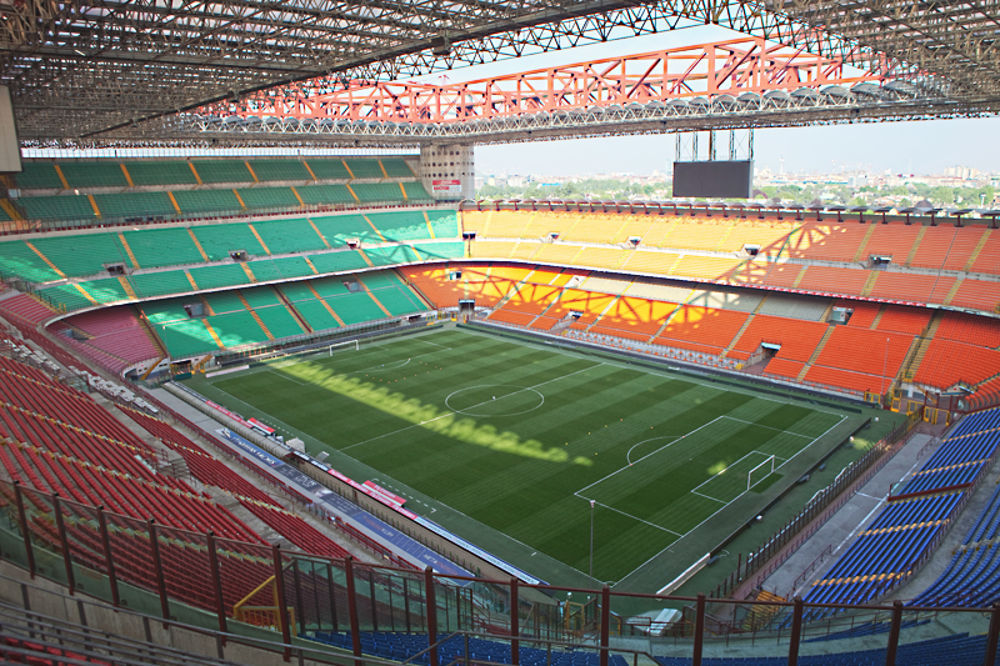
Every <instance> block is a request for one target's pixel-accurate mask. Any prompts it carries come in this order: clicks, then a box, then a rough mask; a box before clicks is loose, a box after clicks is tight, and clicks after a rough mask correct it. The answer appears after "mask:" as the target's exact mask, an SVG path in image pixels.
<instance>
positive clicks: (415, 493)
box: [193, 328, 865, 591]
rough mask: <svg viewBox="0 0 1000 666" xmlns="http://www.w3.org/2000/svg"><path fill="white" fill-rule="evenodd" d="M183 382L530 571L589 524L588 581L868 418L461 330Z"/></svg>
mask: <svg viewBox="0 0 1000 666" xmlns="http://www.w3.org/2000/svg"><path fill="white" fill-rule="evenodd" d="M193 388H195V389H196V390H199V391H201V392H202V393H204V394H205V395H207V396H208V397H211V398H213V399H215V400H217V401H218V402H221V403H223V404H226V405H228V406H230V407H232V408H233V409H235V410H236V411H238V412H241V413H242V414H243V415H244V416H258V417H259V418H262V419H263V420H265V421H266V422H268V423H269V424H271V425H272V426H276V427H277V428H278V429H279V431H282V432H284V434H285V435H286V437H287V436H292V435H297V436H300V437H302V438H303V439H304V440H305V441H306V445H307V450H308V451H309V452H310V453H312V454H313V455H317V454H318V453H320V452H321V451H323V450H326V451H328V452H329V456H330V457H329V459H328V460H327V462H328V463H329V464H331V465H332V466H333V467H335V468H337V469H340V470H341V471H343V472H344V473H346V474H348V475H349V476H352V477H353V478H355V479H357V480H358V481H364V480H365V479H371V480H373V481H375V482H377V483H379V484H380V485H382V486H384V487H386V488H387V489H389V490H391V491H393V492H394V493H396V494H398V495H401V496H403V497H406V498H407V500H408V501H407V508H409V509H411V510H413V511H415V512H416V513H419V514H422V515H426V516H428V517H429V518H431V519H432V520H434V521H436V522H438V523H440V524H441V525H444V526H445V527H447V528H448V529H451V530H452V531H454V532H456V533H458V534H460V535H462V536H463V537H465V538H467V539H469V540H471V541H473V542H475V543H477V544H479V545H480V546H482V547H484V548H486V549H487V550H489V551H491V552H493V553H494V554H495V555H497V556H498V557H501V558H503V559H506V560H508V561H509V562H511V563H512V564H515V565H516V566H518V567H521V568H523V569H525V570H526V571H529V572H531V573H533V574H534V575H536V576H538V577H539V578H542V579H545V580H548V581H549V582H552V583H564V584H570V583H578V582H581V580H584V578H583V576H584V575H588V574H589V572H590V569H591V534H592V533H593V551H592V553H593V555H592V558H593V565H592V566H593V572H592V578H593V579H596V580H598V581H608V582H618V583H621V582H623V581H626V580H628V581H630V582H633V583H641V585H639V587H642V588H646V589H647V590H648V589H649V588H650V587H652V591H655V590H656V589H658V588H659V587H660V586H662V585H663V584H665V583H666V582H668V581H669V580H671V579H672V578H673V577H674V576H675V575H676V573H677V572H679V571H683V570H684V569H685V568H686V567H687V566H688V565H689V564H690V563H691V562H692V561H694V560H695V559H697V557H698V556H700V555H703V554H704V553H705V552H707V551H708V550H709V549H711V548H712V547H714V546H715V545H716V544H718V543H719V542H720V540H721V539H722V538H723V537H724V536H725V535H728V534H729V533H730V532H732V531H733V530H734V529H735V528H736V527H737V526H738V525H739V524H742V522H745V521H746V520H748V519H749V518H752V517H753V516H754V515H755V512H756V511H758V510H760V508H761V507H762V506H764V505H765V504H766V501H765V500H766V499H767V495H768V493H771V495H772V496H773V495H774V494H775V492H776V489H779V488H780V487H786V486H788V485H789V484H791V483H794V481H795V480H796V479H797V478H798V477H799V476H801V474H802V473H803V471H804V470H806V469H808V468H809V466H811V465H812V464H814V463H815V462H816V461H818V460H820V459H821V458H822V457H823V456H824V455H825V454H826V453H827V452H828V451H829V450H831V449H832V448H834V447H836V446H837V445H838V444H840V443H841V442H843V441H844V440H845V439H846V438H847V437H848V436H849V435H850V434H852V433H854V432H855V431H856V430H857V429H858V428H859V427H861V425H862V424H863V423H864V421H865V415H864V414H863V413H861V411H859V410H858V409H856V408H853V407H850V406H848V405H843V406H838V405H837V404H835V403H824V404H814V403H808V402H805V401H799V400H796V399H794V398H792V397H789V396H787V395H780V394H772V393H764V392H761V391H759V390H756V389H754V388H753V387H751V386H747V387H743V386H740V385H735V384H732V383H727V384H723V383H717V382H714V381H711V380H709V379H701V378H698V377H695V376H688V375H683V374H679V373H671V372H668V371H667V370H666V369H663V370H660V369H653V368H649V367H645V366H637V365H630V364H628V363H627V362H625V361H624V360H621V361H619V360H615V359H614V358H612V357H610V356H605V355H588V354H587V353H585V352H583V351H580V352H576V351H568V350H564V349H560V348H556V347H550V346H546V345H544V344H536V343H531V342H527V341H521V340H518V339H511V338H507V337H501V336H497V335H492V334H488V333H483V332H480V331H477V330H469V329H465V328H448V329H444V330H438V331H435V332H429V333H425V334H420V335H410V336H405V337H397V338H390V339H383V340H380V341H374V342H366V341H362V342H361V345H360V349H355V348H354V347H353V345H347V346H340V347H337V348H335V349H334V352H333V353H332V354H330V353H329V352H327V351H325V350H324V351H323V352H322V353H317V354H313V355H311V356H307V357H294V358H289V359H285V360H281V361H276V362H272V363H268V364H265V365H259V366H255V367H253V368H251V369H249V370H246V371H243V372H239V373H235V374H229V375H223V376H218V377H216V378H214V379H208V380H197V381H195V382H194V386H193ZM592 525H593V532H592V531H591V526H592ZM681 546H683V547H681ZM567 572H572V575H561V574H565V573H567ZM628 587H636V586H635V585H630V586H628Z"/></svg>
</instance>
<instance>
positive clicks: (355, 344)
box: [327, 338, 361, 356]
mask: <svg viewBox="0 0 1000 666" xmlns="http://www.w3.org/2000/svg"><path fill="white" fill-rule="evenodd" d="M360 349H361V341H360V340H358V339H357V338H355V339H354V340H341V341H340V342H334V343H333V344H332V345H330V346H329V347H328V348H327V351H328V352H329V355H330V356H333V355H334V353H335V352H338V351H359V350H360Z"/></svg>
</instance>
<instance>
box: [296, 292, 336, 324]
mask: <svg viewBox="0 0 1000 666" xmlns="http://www.w3.org/2000/svg"><path fill="white" fill-rule="evenodd" d="M294 305H295V310H296V311H297V312H298V313H299V314H300V315H301V316H302V318H303V319H305V320H306V322H307V323H308V324H309V325H310V326H311V327H312V329H313V330H314V331H325V330H328V329H331V328H339V327H340V324H338V323H337V320H336V319H334V318H333V315H331V314H330V311H329V310H327V309H326V306H325V305H323V304H322V303H320V302H319V301H318V300H316V299H315V298H313V300H311V301H310V300H302V301H296V302H295V303H294Z"/></svg>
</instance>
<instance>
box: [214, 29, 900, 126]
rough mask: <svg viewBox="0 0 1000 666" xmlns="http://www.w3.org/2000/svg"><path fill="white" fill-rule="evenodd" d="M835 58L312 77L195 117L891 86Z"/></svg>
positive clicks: (371, 117)
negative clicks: (427, 76) (464, 75)
mask: <svg viewBox="0 0 1000 666" xmlns="http://www.w3.org/2000/svg"><path fill="white" fill-rule="evenodd" d="M880 70H881V71H871V70H869V71H867V72H860V71H857V70H853V69H852V68H851V67H850V66H848V65H845V64H844V60H843V59H842V58H831V57H826V56H819V55H814V54H811V53H808V52H805V51H803V50H802V49H798V48H794V47H789V46H784V45H780V44H773V43H769V42H767V41H766V40H764V39H762V38H757V37H742V38H738V39H732V40H728V41H722V42H713V43H708V44H698V45H694V46H683V47H678V48H673V49H666V50H662V51H654V52H651V53H642V54H638V55H628V56H621V57H616V58H605V59H603V60H594V61H590V62H580V63H574V64H570V65H561V66H557V67H550V68H546V69H536V70H532V71H527V72H519V73H516V74H507V75H504V76H496V77H492V78H484V79H477V80H474V81H466V82H461V83H448V82H446V81H442V82H438V83H435V82H426V81H425V82H420V81H413V80H411V81H405V82H390V83H384V82H377V83H370V82H367V81H359V80H352V81H349V82H347V83H346V84H345V83H344V82H337V81H335V80H331V79H313V80H311V81H306V82H303V83H301V84H294V85H291V86H286V87H284V88H282V89H278V90H276V89H270V90H266V91H261V92H258V93H256V94H254V95H252V96H250V97H249V98H247V99H245V100H243V101H242V102H240V103H239V104H229V105H226V104H216V105H213V106H211V107H207V108H203V109H202V112H203V113H209V114H219V115H229V116H233V115H236V116H241V117H271V118H297V119H307V118H308V119H331V120H334V119H341V120H350V121H365V120H367V121H380V122H402V123H449V122H464V121H472V120H488V119H494V118H502V117H510V116H519V115H522V114H531V113H556V112H560V111H577V110H582V109H586V108H593V107H608V106H612V105H623V106H624V105H626V104H630V103H639V104H645V103H649V102H654V101H659V102H669V101H670V100H672V99H679V98H695V97H716V96H720V95H731V96H733V97H736V96H738V95H740V94H743V93H747V92H751V93H758V94H763V93H766V92H768V91H772V90H784V91H789V92H791V91H794V90H797V89H801V88H811V89H818V88H822V87H826V86H832V85H836V86H850V85H853V84H856V83H860V82H865V81H870V82H883V81H885V80H886V79H889V78H892V76H891V74H892V73H891V72H890V71H889V67H888V66H885V67H881V68H880Z"/></svg>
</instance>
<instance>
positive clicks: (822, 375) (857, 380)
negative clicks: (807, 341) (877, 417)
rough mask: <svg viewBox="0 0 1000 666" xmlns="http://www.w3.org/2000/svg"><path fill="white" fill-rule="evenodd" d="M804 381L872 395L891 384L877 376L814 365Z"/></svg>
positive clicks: (889, 381) (884, 389)
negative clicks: (866, 392)
mask: <svg viewBox="0 0 1000 666" xmlns="http://www.w3.org/2000/svg"><path fill="white" fill-rule="evenodd" d="M805 381H806V382H814V383H816V384H823V385H826V386H837V387H839V388H845V389H850V390H852V391H871V392H872V393H883V392H884V391H886V390H887V389H888V388H889V386H890V384H891V380H889V379H886V378H885V377H881V376H879V375H869V374H866V373H863V372H851V371H850V370H841V369H839V368H830V367H826V366H823V365H814V366H812V367H811V368H809V370H808V371H807V372H806V376H805Z"/></svg>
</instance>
